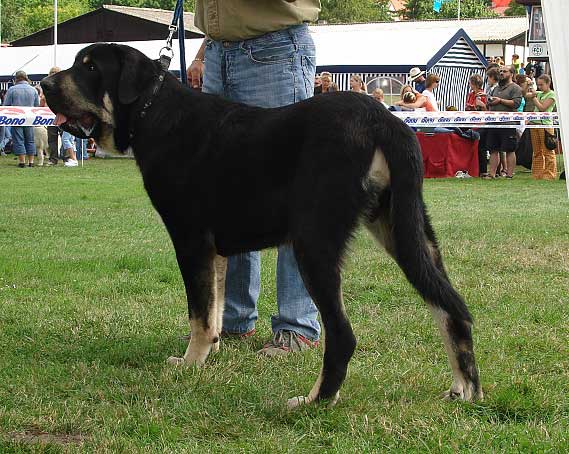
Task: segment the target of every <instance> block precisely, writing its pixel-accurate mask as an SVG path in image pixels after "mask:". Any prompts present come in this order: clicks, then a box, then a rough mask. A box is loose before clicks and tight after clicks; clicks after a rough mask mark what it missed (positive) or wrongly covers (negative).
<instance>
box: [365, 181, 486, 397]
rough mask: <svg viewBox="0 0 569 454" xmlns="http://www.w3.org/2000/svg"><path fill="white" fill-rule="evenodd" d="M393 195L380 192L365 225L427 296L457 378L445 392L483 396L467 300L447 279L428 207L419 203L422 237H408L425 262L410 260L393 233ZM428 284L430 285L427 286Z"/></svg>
mask: <svg viewBox="0 0 569 454" xmlns="http://www.w3.org/2000/svg"><path fill="white" fill-rule="evenodd" d="M390 198H391V194H390V191H389V190H387V191H385V192H383V193H382V194H381V195H380V197H379V199H378V201H379V203H378V205H377V206H376V207H375V208H374V210H373V213H372V214H371V216H370V219H369V220H368V221H367V222H366V227H367V228H368V230H369V231H370V232H371V233H372V235H373V236H374V237H375V238H376V240H377V241H378V242H379V243H380V244H382V245H383V246H384V247H385V249H386V250H387V252H388V253H389V254H390V255H391V256H392V257H393V258H394V259H395V260H396V261H397V263H398V264H399V266H400V267H401V269H402V270H403V271H404V273H405V274H406V275H407V277H408V278H409V280H410V281H411V282H412V283H413V285H414V286H415V288H417V287H419V288H417V289H418V291H419V293H421V295H422V296H423V297H424V298H425V301H426V302H427V304H428V305H429V308H430V309H431V312H432V314H433V316H434V318H435V321H436V322H437V324H438V328H439V331H440V333H441V335H442V337H443V341H444V344H445V349H446V352H447V354H448V357H449V362H450V365H451V368H452V373H453V379H454V380H453V384H452V386H451V388H450V390H449V391H447V392H446V393H445V396H446V397H448V398H460V399H464V400H474V399H480V398H482V388H481V387H480V380H479V377H478V370H477V368H476V363H475V359H474V351H473V342H472V322H471V320H470V316H469V314H468V310H467V309H466V306H465V305H464V302H463V301H462V299H461V298H460V296H459V295H458V294H457V293H456V291H455V290H454V289H453V288H452V286H451V284H450V282H449V280H448V277H447V274H446V271H445V269H444V266H443V262H442V258H441V254H440V251H439V248H438V245H437V241H436V238H435V235H434V232H433V229H432V226H431V224H430V221H429V218H428V216H427V214H426V211H425V209H424V207H423V206H422V201H421V204H420V206H421V208H420V209H421V211H422V216H420V217H419V218H420V219H422V221H423V225H424V228H423V229H420V232H419V234H422V235H423V240H422V241H418V242H416V241H412V240H411V239H409V240H410V243H411V244H412V245H413V246H415V244H419V245H420V246H419V247H423V248H424V251H423V252H424V254H415V255H416V257H423V260H422V262H423V263H420V262H417V261H412V260H408V257H409V256H412V255H413V254H405V253H401V251H402V249H404V248H405V247H407V246H406V245H403V246H401V244H398V242H397V240H396V235H394V232H395V230H394V229H395V228H396V227H395V226H394V223H393V222H392V220H391V207H390ZM406 222H409V220H407V221H406ZM413 246H411V247H413ZM433 265H434V266H433ZM420 273H424V276H422V277H417V274H420ZM420 280H422V281H423V283H422V284H420V285H417V281H420ZM425 282H426V284H425ZM425 286H428V287H429V288H427V289H425Z"/></svg>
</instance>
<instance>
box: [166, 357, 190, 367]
mask: <svg viewBox="0 0 569 454" xmlns="http://www.w3.org/2000/svg"><path fill="white" fill-rule="evenodd" d="M166 362H167V363H168V364H171V365H172V366H183V365H184V364H185V363H186V362H185V361H184V358H179V357H177V356H170V357H169V358H168V359H167V360H166Z"/></svg>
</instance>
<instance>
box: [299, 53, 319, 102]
mask: <svg viewBox="0 0 569 454" xmlns="http://www.w3.org/2000/svg"><path fill="white" fill-rule="evenodd" d="M300 61H301V65H302V77H303V79H304V88H305V90H306V97H307V98H310V97H311V96H313V95H314V76H315V75H316V57H315V56H313V55H303V56H302V57H301V58H300Z"/></svg>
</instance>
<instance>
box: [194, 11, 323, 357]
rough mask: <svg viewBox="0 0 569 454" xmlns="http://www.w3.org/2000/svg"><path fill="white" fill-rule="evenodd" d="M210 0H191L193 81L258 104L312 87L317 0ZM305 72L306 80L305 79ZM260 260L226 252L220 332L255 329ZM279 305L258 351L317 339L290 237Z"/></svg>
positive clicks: (280, 270)
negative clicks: (196, 44)
mask: <svg viewBox="0 0 569 454" xmlns="http://www.w3.org/2000/svg"><path fill="white" fill-rule="evenodd" d="M209 3H212V2H208V1H207V0H197V1H196V9H195V24H196V26H197V27H198V28H199V29H200V30H201V31H203V32H204V34H205V35H206V36H207V38H206V39H205V40H204V41H203V43H202V46H201V48H200V50H199V51H198V53H197V55H196V58H195V60H194V61H193V62H192V64H191V65H190V68H189V69H188V72H189V76H190V77H189V79H190V81H191V85H192V86H193V87H196V88H197V87H198V86H199V85H200V76H202V75H203V86H202V90H203V92H205V93H213V94H218V95H222V96H225V97H226V98H229V99H231V100H232V101H237V102H242V103H245V104H249V105H254V106H259V107H280V106H285V105H289V104H292V103H294V102H296V101H299V100H301V99H306V98H309V97H311V96H312V95H313V89H314V85H313V83H312V81H313V80H314V75H315V69H316V68H315V54H316V49H315V46H314V42H313V40H312V36H311V35H310V32H309V30H308V26H307V22H314V21H316V19H317V17H318V12H319V10H320V2H319V1H318V0H296V1H295V2H294V4H292V2H283V1H278V2H275V1H269V2H255V4H254V7H251V8H249V7H247V8H246V7H245V5H246V4H247V2H243V1H241V2H237V1H230V0H226V1H224V2H219V3H218V4H217V6H216V7H214V6H213V5H211V4H209ZM251 3H253V2H251ZM244 50H245V52H244ZM227 61H230V62H231V65H229V64H226V62H227ZM321 79H322V91H323V92H327V91H331V87H332V85H331V75H330V73H321ZM306 80H308V81H310V83H309V84H305V82H304V81H306ZM259 81H262V83H259ZM260 260H261V255H260V253H259V252H258V251H257V252H251V253H245V254H239V255H236V256H232V257H229V259H228V265H227V275H226V287H225V313H224V316H223V332H224V333H226V334H234V335H237V336H239V337H247V336H250V335H252V334H253V333H254V330H255V322H256V320H257V299H258V296H259V291H260V271H261V268H260V267H261V261H260ZM277 305H278V315H277V316H273V317H272V330H273V338H272V340H271V341H270V342H268V343H267V344H265V346H264V347H263V348H262V349H261V350H260V351H259V353H260V354H264V355H267V356H275V355H285V354H287V353H289V352H294V351H300V350H305V349H307V348H310V347H313V346H315V345H316V343H317V341H318V339H319V336H320V324H319V323H318V320H317V316H318V311H317V310H316V307H315V306H314V304H313V302H312V301H311V299H310V296H309V295H308V292H307V291H306V289H305V287H304V284H303V281H302V278H301V276H300V273H299V271H298V266H297V263H296V260H295V257H294V253H293V250H292V247H291V246H290V245H283V246H281V247H279V249H278V259H277Z"/></svg>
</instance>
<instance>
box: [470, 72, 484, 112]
mask: <svg viewBox="0 0 569 454" xmlns="http://www.w3.org/2000/svg"><path fill="white" fill-rule="evenodd" d="M468 82H469V84H470V91H469V92H468V95H467V96H466V110H487V107H486V103H487V101H488V97H487V95H486V93H485V92H484V90H483V89H482V85H483V84H484V81H483V80H482V76H480V75H479V74H473V75H472V76H470V79H469V80H468Z"/></svg>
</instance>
